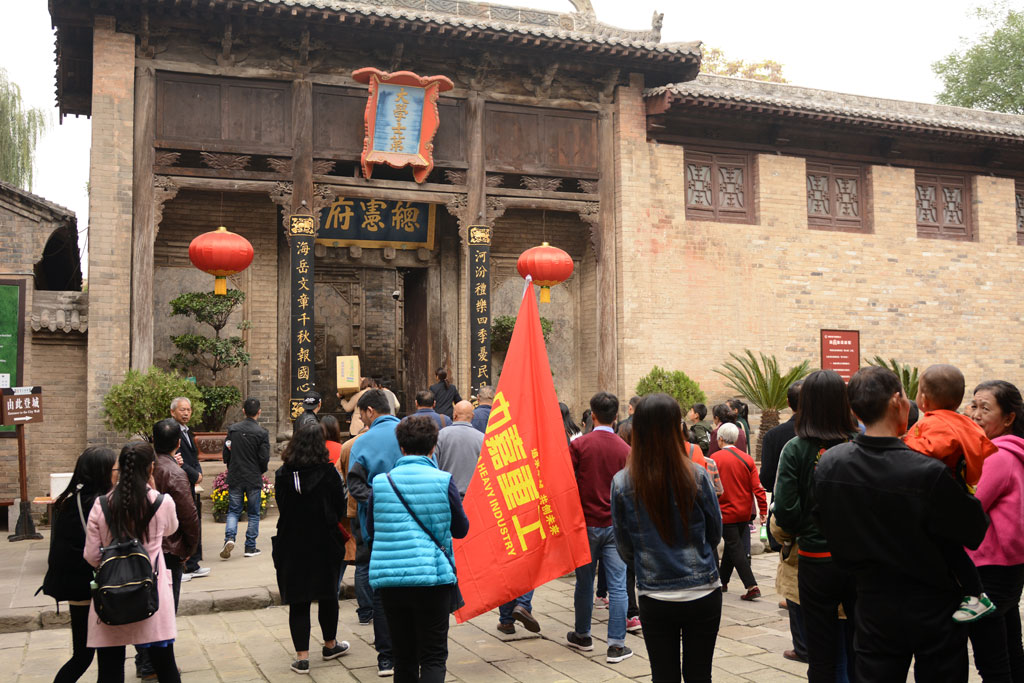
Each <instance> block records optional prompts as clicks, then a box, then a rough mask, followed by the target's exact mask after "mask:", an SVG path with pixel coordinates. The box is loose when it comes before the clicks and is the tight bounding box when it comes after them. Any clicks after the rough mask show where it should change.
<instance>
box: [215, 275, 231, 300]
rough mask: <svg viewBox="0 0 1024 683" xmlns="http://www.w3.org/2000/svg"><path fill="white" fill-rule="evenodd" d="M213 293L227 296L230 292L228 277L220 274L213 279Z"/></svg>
mask: <svg viewBox="0 0 1024 683" xmlns="http://www.w3.org/2000/svg"><path fill="white" fill-rule="evenodd" d="M213 293H214V294H220V295H221V296H226V295H227V293H228V279H227V278H226V277H221V276H220V275H218V276H217V277H215V278H214V280H213Z"/></svg>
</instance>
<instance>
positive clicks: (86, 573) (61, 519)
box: [43, 492, 96, 601]
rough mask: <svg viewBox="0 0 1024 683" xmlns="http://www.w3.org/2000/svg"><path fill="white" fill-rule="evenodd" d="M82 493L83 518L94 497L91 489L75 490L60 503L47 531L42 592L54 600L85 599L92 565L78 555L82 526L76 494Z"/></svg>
mask: <svg viewBox="0 0 1024 683" xmlns="http://www.w3.org/2000/svg"><path fill="white" fill-rule="evenodd" d="M78 495H81V496H82V515H83V516H84V517H85V519H86V521H88V519H89V511H90V510H92V504H93V502H95V500H96V493H95V492H88V493H81V494H75V495H74V496H71V497H70V498H68V499H67V500H65V501H64V503H63V504H62V505H61V508H60V510H59V511H58V512H57V514H56V518H55V519H54V521H53V528H52V529H51V531H50V555H49V558H48V562H47V568H46V577H45V578H44V579H43V593H45V594H46V595H49V596H50V597H51V598H53V599H54V600H58V601H60V600H89V599H90V597H91V593H90V591H89V582H90V581H92V573H93V570H92V567H91V566H89V563H88V562H86V561H85V558H83V557H82V552H83V551H84V550H85V527H84V526H83V525H82V518H81V517H80V516H79V514H78V503H77V501H76V498H77V496H78Z"/></svg>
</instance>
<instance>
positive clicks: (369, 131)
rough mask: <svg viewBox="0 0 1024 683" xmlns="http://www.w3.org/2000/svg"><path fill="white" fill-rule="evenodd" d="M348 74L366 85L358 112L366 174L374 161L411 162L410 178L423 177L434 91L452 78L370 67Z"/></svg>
mask: <svg viewBox="0 0 1024 683" xmlns="http://www.w3.org/2000/svg"><path fill="white" fill-rule="evenodd" d="M352 78H353V79H355V80H356V81H357V82H358V83H366V84H367V85H369V86H370V94H369V97H368V99H367V102H366V113H365V114H364V115H363V120H364V124H365V126H366V135H365V137H364V138H363V153H362V156H361V157H360V159H361V162H362V167H363V175H364V176H365V177H367V178H369V177H370V175H371V174H372V173H373V166H374V164H387V165H388V166H392V167H394V168H402V167H403V166H411V167H412V169H413V172H412V174H413V178H414V179H415V180H416V182H417V183H422V182H423V181H424V180H426V179H427V176H428V175H430V171H431V169H433V168H434V156H433V152H434V145H433V140H434V134H435V133H436V132H437V127H438V125H439V123H440V118H439V115H438V110H437V98H438V94H439V93H442V92H444V91H446V90H451V89H452V88H453V87H454V85H453V84H452V82H451V80H450V79H448V78H446V77H445V76H423V77H421V76H417V75H416V74H414V73H412V72H411V71H398V72H396V73H385V72H383V71H380V70H379V69H374V68H372V67H367V68H365V69H357V70H356V71H354V72H352Z"/></svg>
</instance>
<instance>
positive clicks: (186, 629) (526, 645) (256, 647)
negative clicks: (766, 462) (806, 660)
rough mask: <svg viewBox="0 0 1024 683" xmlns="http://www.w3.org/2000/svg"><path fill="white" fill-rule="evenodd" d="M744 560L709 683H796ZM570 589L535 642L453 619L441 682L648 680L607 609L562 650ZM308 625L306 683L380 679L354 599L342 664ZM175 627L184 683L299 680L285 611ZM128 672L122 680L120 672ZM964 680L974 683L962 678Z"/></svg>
mask: <svg viewBox="0 0 1024 683" xmlns="http://www.w3.org/2000/svg"><path fill="white" fill-rule="evenodd" d="M753 562H754V571H755V574H756V575H757V577H758V580H759V583H760V586H761V589H762V591H763V592H764V597H763V598H762V599H761V600H759V601H756V602H753V603H746V602H742V601H741V600H740V599H739V593H736V592H730V593H727V594H726V595H725V596H724V608H723V615H722V627H721V631H720V632H719V637H718V643H717V648H716V652H715V662H714V680H715V681H717V682H718V683H728V682H730V681H758V682H759V683H775V682H779V683H781V682H783V681H802V680H805V678H806V667H805V666H804V665H802V664H798V663H796V662H790V661H788V660H786V659H783V657H782V654H781V653H782V651H783V650H784V649H786V648H787V647H790V641H789V630H788V628H789V627H788V621H787V618H786V613H785V611H783V610H780V609H778V604H777V603H778V598H777V596H776V595H775V592H774V567H775V562H776V560H775V557H774V556H764V555H762V556H755V557H754V561H753ZM212 566H213V567H214V570H215V573H220V574H222V575H227V574H228V573H229V572H230V571H231V568H232V567H233V566H234V562H232V563H224V564H218V563H212ZM237 566H239V568H241V567H242V565H241V564H239V565H237ZM248 571H251V570H248ZM350 574H351V573H350ZM200 584H201V582H200V581H199V580H195V581H193V582H192V585H193V586H196V587H198V586H199V585H200ZM737 585H738V582H737ZM572 591H573V582H572V581H571V580H570V579H559V580H557V581H553V582H551V583H549V584H548V585H546V586H544V587H542V588H540V589H539V590H538V591H537V593H536V596H535V598H534V613H535V615H536V616H537V617H538V618H539V619H540V621H541V625H542V627H543V630H542V632H541V634H540V636H539V637H537V636H533V635H532V634H526V633H525V632H524V631H522V629H521V628H520V629H519V633H518V634H517V635H516V636H511V637H506V636H502V635H500V634H498V633H497V631H496V630H495V628H494V627H495V625H496V624H497V616H496V614H494V613H492V614H490V615H485V616H481V617H478V618H476V619H474V620H473V621H471V622H469V623H466V624H461V625H455V624H454V620H453V622H452V627H451V630H450V633H449V657H448V672H449V675H448V680H449V681H467V682H470V681H472V682H479V683H491V682H492V681H493V682H495V683H503V682H505V681H528V682H529V683H549V682H550V683H554V682H555V681H581V682H588V683H590V682H603V681H615V680H626V679H629V680H638V681H649V680H650V669H649V666H648V662H647V657H646V651H645V649H644V646H643V637H642V635H632V634H631V635H629V636H627V644H628V645H629V646H630V647H632V648H633V650H634V652H635V653H636V654H635V656H634V657H632V658H630V659H628V660H625V661H623V662H620V663H619V664H606V663H605V661H604V649H605V643H604V640H603V637H604V635H605V627H604V625H603V622H604V621H605V620H606V619H607V610H603V609H597V610H595V611H594V615H595V621H596V622H600V623H595V627H594V636H595V638H594V640H595V644H594V651H593V652H592V653H580V652H577V651H575V650H571V649H569V648H568V647H566V646H565V645H564V644H563V643H564V638H565V633H566V632H567V631H568V630H569V629H570V628H571V624H572V620H573V615H572ZM313 624H314V626H313V628H314V634H313V643H312V647H313V648H314V659H313V662H312V671H311V676H310V678H311V679H312V680H313V681H317V682H327V681H364V682H369V681H375V680H380V679H378V678H377V675H376V654H375V652H374V651H373V648H372V645H371V642H372V640H373V630H372V628H369V627H361V626H358V624H357V619H356V616H355V601H354V600H347V601H344V602H343V603H342V609H341V624H340V629H339V638H341V639H344V640H348V641H350V642H351V643H352V649H351V651H350V654H348V655H347V656H345V657H343V658H341V659H340V660H337V661H334V662H323V661H320V660H318V659H317V658H316V651H315V649H316V648H318V647H319V646H320V643H319V641H318V634H317V633H316V630H317V626H316V619H315V617H314V618H313ZM178 627H179V635H178V641H177V644H176V646H175V647H176V651H177V655H178V665H179V666H180V668H181V669H182V671H183V672H184V675H183V678H182V680H183V681H185V683H200V682H204V683H205V682H207V681H210V682H213V681H289V680H291V681H294V680H299V679H298V678H297V677H296V676H295V674H293V673H292V672H291V671H290V670H289V669H288V666H289V664H290V662H291V659H292V656H293V652H292V650H291V643H290V638H289V635H288V614H287V608H285V607H270V608H266V609H258V610H247V611H236V612H213V613H206V614H197V615H192V616H182V617H179V621H178ZM69 652H70V631H69V630H68V629H66V628H59V629H45V630H38V631H32V632H19V633H4V634H0V662H2V664H0V683H7V682H8V681H21V682H23V683H42V682H44V681H46V682H48V681H51V680H53V676H54V674H55V673H56V671H57V669H59V668H60V666H61V664H62V663H63V661H64V660H65V658H66V657H67V655H68V653H69ZM128 673H129V680H132V679H131V678H130V674H131V670H130V668H129V670H128ZM94 676H95V665H94V668H93V670H91V671H90V673H88V674H87V675H86V677H85V678H84V679H83V680H94V678H93V677H94ZM971 680H972V681H977V680H980V679H978V678H977V677H976V676H975V675H974V674H973V672H972V678H971Z"/></svg>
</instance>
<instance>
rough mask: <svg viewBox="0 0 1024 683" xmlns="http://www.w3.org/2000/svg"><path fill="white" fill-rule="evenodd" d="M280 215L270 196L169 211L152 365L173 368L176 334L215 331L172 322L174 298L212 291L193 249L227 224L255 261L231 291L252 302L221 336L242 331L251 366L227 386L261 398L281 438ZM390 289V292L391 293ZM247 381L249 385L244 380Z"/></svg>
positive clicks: (157, 250) (196, 201)
mask: <svg viewBox="0 0 1024 683" xmlns="http://www.w3.org/2000/svg"><path fill="white" fill-rule="evenodd" d="M279 217H280V214H279V212H278V209H277V206H276V205H275V204H274V203H272V202H271V201H270V199H269V198H268V197H267V196H266V195H258V194H234V193H219V192H196V191H185V192H180V193H179V194H178V196H177V197H175V198H174V199H173V200H171V201H169V202H167V205H166V206H165V207H164V214H163V221H162V222H161V224H160V231H159V232H158V233H157V237H156V244H155V245H154V277H155V282H156V286H154V288H153V312H154V321H153V362H154V363H155V364H156V365H158V366H161V367H167V360H168V359H169V358H170V356H171V354H173V353H174V348H173V346H172V344H171V342H170V335H172V334H183V333H185V332H187V331H193V330H195V331H197V332H202V333H203V334H210V333H211V330H210V328H209V326H207V325H201V326H200V325H196V324H194V323H190V321H188V320H187V319H186V318H184V317H183V316H176V317H171V315H170V305H169V302H170V300H171V299H173V298H174V297H176V296H177V295H178V294H181V293H182V292H185V291H204V290H207V289H208V290H210V291H213V276H212V275H207V274H206V273H203V272H202V271H200V270H198V269H196V268H195V267H194V266H192V264H191V262H190V261H189V260H188V245H189V243H190V242H191V241H192V240H193V239H194V238H195V237H196V236H198V235H200V234H202V233H204V232H208V231H210V230H216V229H217V227H218V226H220V225H224V226H225V227H227V228H228V230H231V231H232V232H237V233H238V234H240V235H242V236H243V237H245V238H246V239H248V240H249V241H250V242H251V243H252V246H253V251H254V255H253V262H252V265H250V266H249V267H248V268H247V269H246V270H244V271H242V272H241V273H239V274H238V275H234V276H232V277H230V278H228V280H229V286H230V287H232V288H236V289H241V290H242V291H244V292H245V294H246V298H245V302H244V304H243V305H242V307H241V308H240V309H239V310H237V311H235V313H233V314H232V318H231V319H230V320H229V322H228V325H227V326H226V327H225V328H224V330H223V331H222V334H228V335H234V334H241V335H242V336H243V338H245V339H246V342H247V349H248V351H249V355H250V362H249V366H248V367H243V368H241V369H239V370H234V371H229V372H227V373H226V374H225V375H224V379H225V382H224V383H227V382H232V383H237V384H238V386H239V387H240V388H241V390H242V395H243V397H248V396H253V397H256V398H258V399H260V403H261V404H262V408H263V415H262V418H261V420H262V421H263V422H264V423H265V425H264V426H266V427H267V429H269V430H270V431H271V432H272V434H271V438H274V433H273V432H275V431H276V425H275V423H274V420H275V416H276V415H277V400H278V396H277V368H278V358H279V355H280V354H279V350H278V344H277V325H278V312H277V234H278V229H279V228H278V225H279V224H278V221H279ZM389 292H390V290H389ZM241 320H249V321H250V322H251V323H252V327H251V328H250V329H249V330H247V331H244V332H239V331H238V329H237V328H236V327H235V325H236V324H237V322H239V321H241ZM243 376H244V378H245V379H244V381H243ZM240 416H241V407H237V408H235V409H232V410H231V411H229V412H228V415H227V419H228V421H233V420H237V419H241V418H240Z"/></svg>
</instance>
